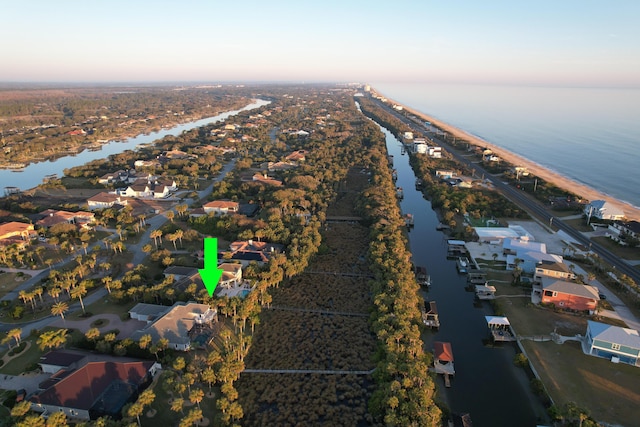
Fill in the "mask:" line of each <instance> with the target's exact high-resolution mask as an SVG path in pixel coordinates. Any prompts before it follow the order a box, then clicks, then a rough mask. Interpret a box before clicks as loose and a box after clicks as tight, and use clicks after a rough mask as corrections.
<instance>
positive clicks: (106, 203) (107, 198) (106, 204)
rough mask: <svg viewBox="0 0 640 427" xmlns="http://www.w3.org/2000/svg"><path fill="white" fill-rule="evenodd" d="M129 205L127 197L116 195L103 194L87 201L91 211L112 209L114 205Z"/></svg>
mask: <svg viewBox="0 0 640 427" xmlns="http://www.w3.org/2000/svg"><path fill="white" fill-rule="evenodd" d="M128 203H129V201H128V200H127V198H126V197H123V196H120V195H118V194H115V193H107V192H102V193H98V194H96V195H95V196H93V197H90V198H88V199H87V205H88V206H89V209H90V210H94V209H105V208H110V207H112V206H114V205H122V206H126V205H127V204H128Z"/></svg>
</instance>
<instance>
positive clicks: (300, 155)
mask: <svg viewBox="0 0 640 427" xmlns="http://www.w3.org/2000/svg"><path fill="white" fill-rule="evenodd" d="M307 135H309V134H308V133H307ZM307 154H309V151H307V150H298V151H294V152H293V153H291V154H289V155H288V156H287V157H285V160H287V161H289V162H304V161H305V160H306V156H307Z"/></svg>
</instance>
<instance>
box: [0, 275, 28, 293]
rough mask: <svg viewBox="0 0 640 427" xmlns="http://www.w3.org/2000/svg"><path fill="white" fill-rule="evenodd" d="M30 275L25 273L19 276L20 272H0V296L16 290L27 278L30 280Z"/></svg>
mask: <svg viewBox="0 0 640 427" xmlns="http://www.w3.org/2000/svg"><path fill="white" fill-rule="evenodd" d="M29 278H30V276H28V275H26V274H25V275H24V276H22V277H19V276H18V273H2V274H0V298H2V297H4V296H5V295H7V294H8V293H9V292H11V291H12V290H14V289H15V288H16V286H18V285H20V284H22V282H24V281H25V280H28V279H29Z"/></svg>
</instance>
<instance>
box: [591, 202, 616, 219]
mask: <svg viewBox="0 0 640 427" xmlns="http://www.w3.org/2000/svg"><path fill="white" fill-rule="evenodd" d="M584 214H585V215H586V216H587V218H588V219H589V220H591V218H597V219H602V220H612V221H616V220H621V219H623V218H624V212H623V211H622V209H620V208H618V207H617V206H614V205H613V204H611V203H609V202H607V201H605V200H594V201H592V202H590V203H589V204H587V205H586V206H585V207H584Z"/></svg>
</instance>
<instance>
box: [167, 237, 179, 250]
mask: <svg viewBox="0 0 640 427" xmlns="http://www.w3.org/2000/svg"><path fill="white" fill-rule="evenodd" d="M167 239H169V240H170V241H171V243H173V249H174V250H176V251H177V250H178V248H177V247H176V240H178V236H177V235H176V233H171V234H167Z"/></svg>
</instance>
